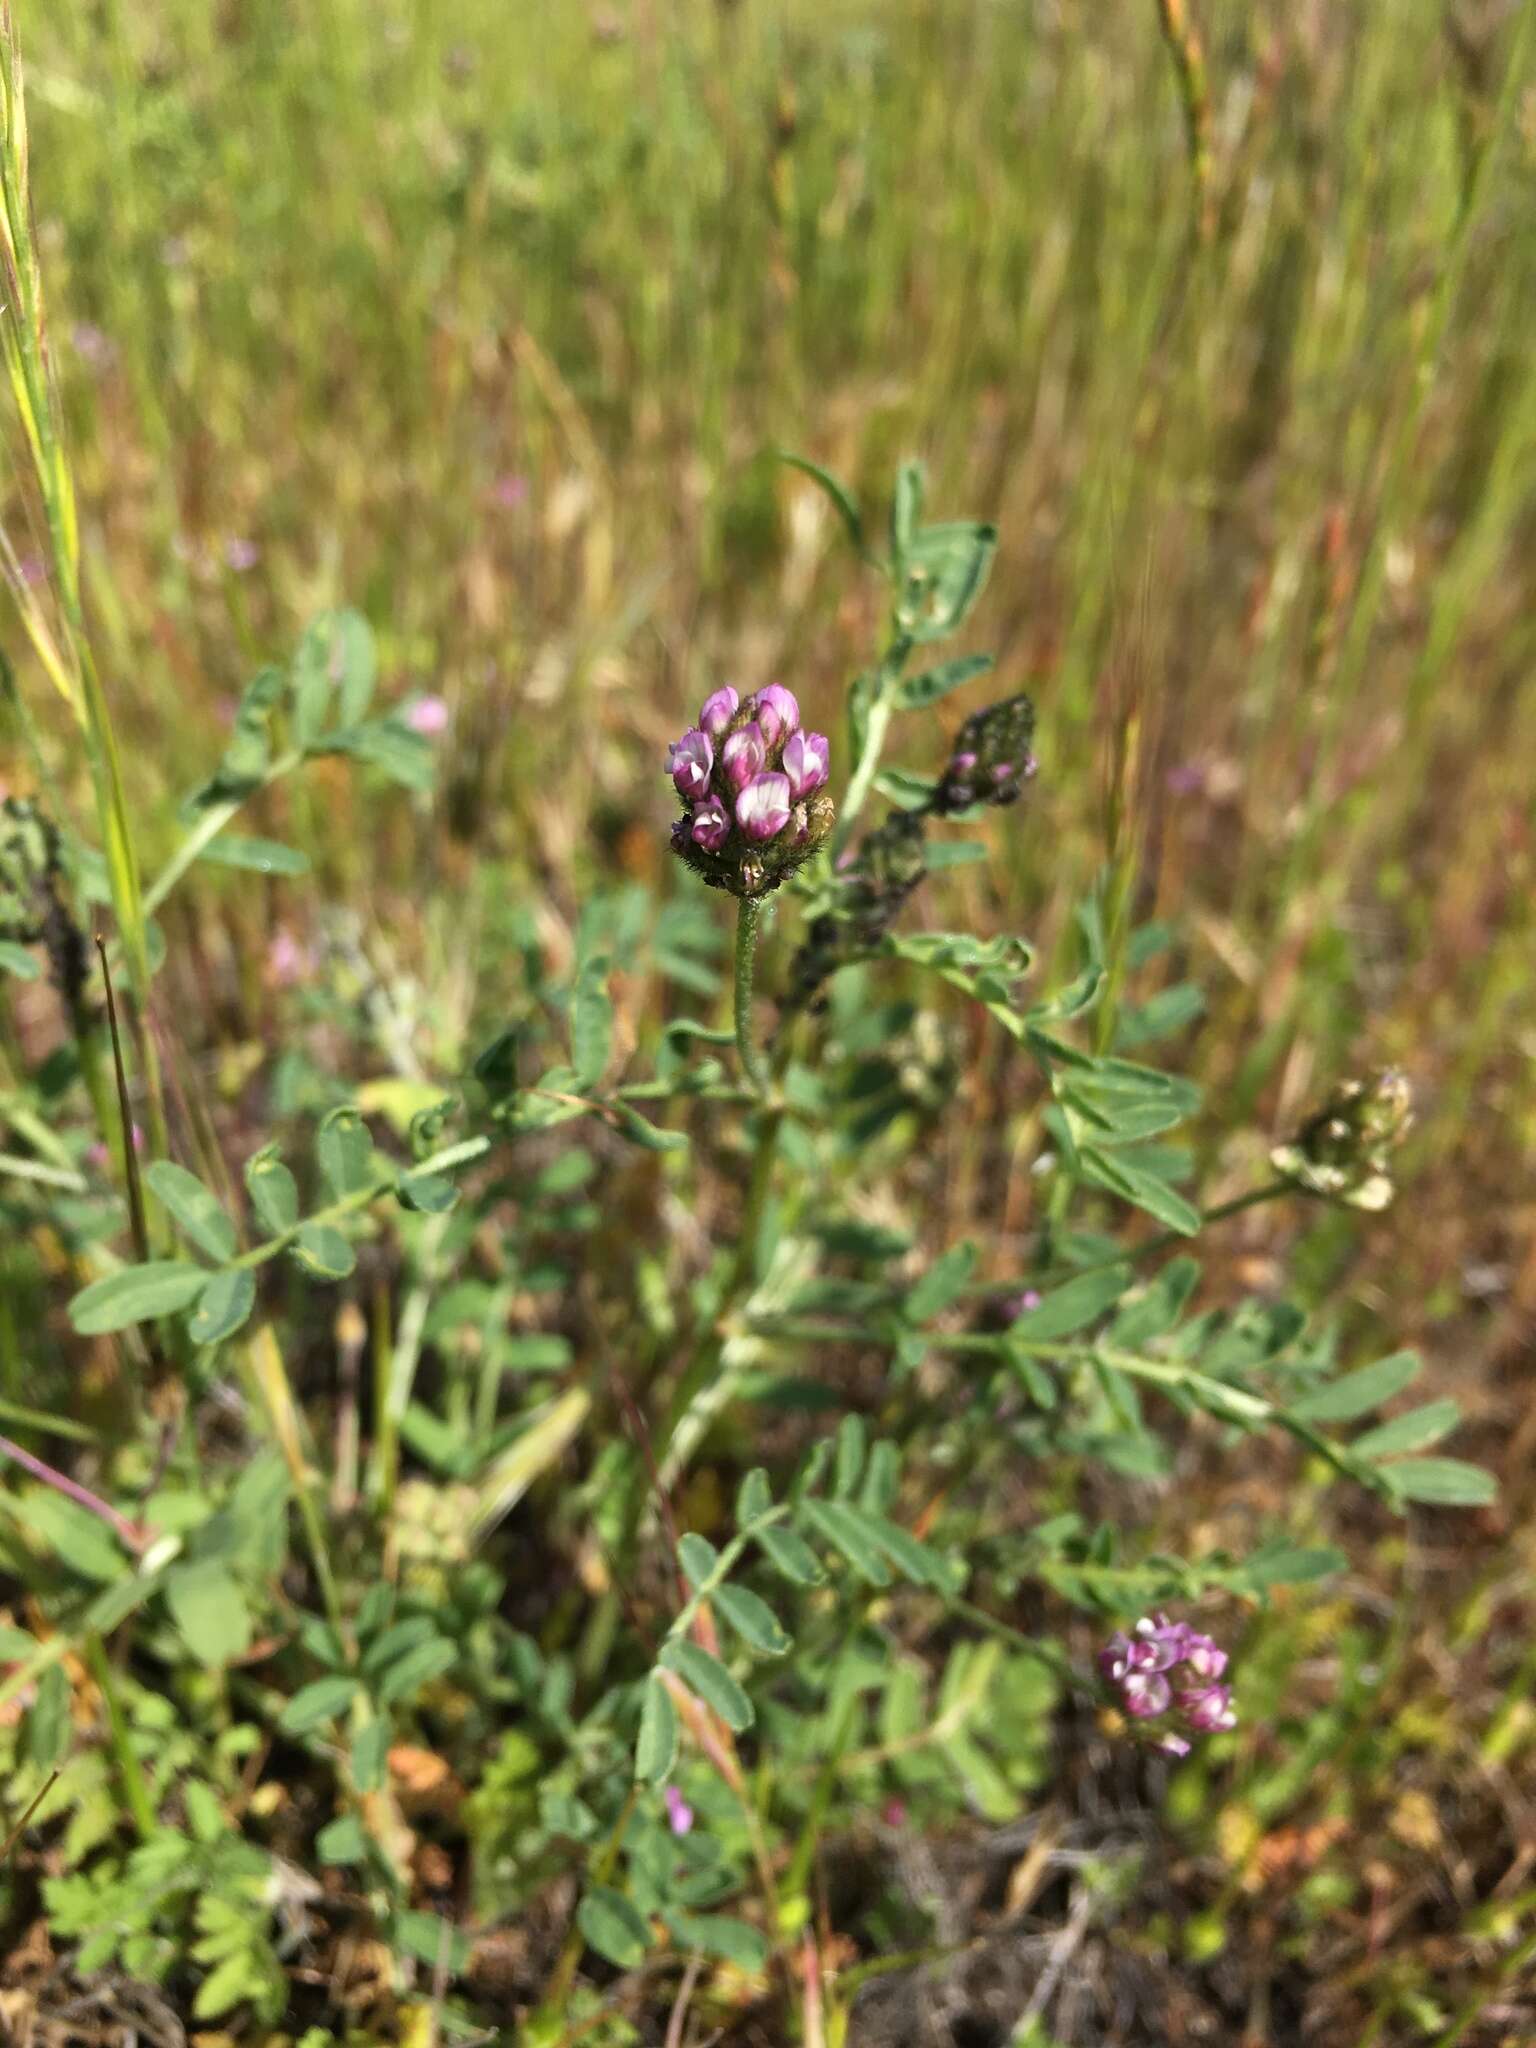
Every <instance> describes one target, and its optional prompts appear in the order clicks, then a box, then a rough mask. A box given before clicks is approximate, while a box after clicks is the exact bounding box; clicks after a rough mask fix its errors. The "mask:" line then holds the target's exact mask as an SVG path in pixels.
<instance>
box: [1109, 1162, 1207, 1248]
mask: <svg viewBox="0 0 1536 2048" xmlns="http://www.w3.org/2000/svg"><path fill="white" fill-rule="evenodd" d="M1081 1164H1082V1170H1083V1173H1084V1176H1085V1177H1086V1178H1087V1179H1088V1180H1091V1181H1096V1182H1097V1183H1098V1185H1099V1186H1100V1187H1103V1188H1108V1189H1109V1190H1110V1192H1111V1193H1112V1194H1116V1195H1121V1196H1123V1197H1124V1199H1125V1200H1126V1201H1127V1202H1134V1203H1135V1205H1136V1207H1137V1208H1138V1209H1144V1210H1145V1211H1146V1212H1147V1214H1148V1215H1149V1216H1155V1217H1156V1218H1157V1220H1158V1222H1159V1223H1164V1224H1166V1225H1167V1226H1168V1228H1169V1229H1170V1230H1176V1231H1178V1233H1179V1235H1180V1236H1181V1237H1197V1236H1198V1235H1199V1233H1200V1224H1201V1216H1200V1211H1199V1210H1198V1209H1197V1208H1196V1207H1195V1206H1194V1204H1193V1203H1192V1202H1187V1201H1186V1200H1185V1199H1184V1197H1183V1196H1182V1195H1181V1194H1180V1193H1179V1192H1178V1191H1177V1189H1175V1188H1171V1187H1170V1186H1169V1185H1168V1183H1167V1181H1165V1180H1163V1179H1161V1178H1160V1177H1159V1176H1158V1175H1156V1174H1153V1173H1148V1172H1146V1171H1145V1170H1144V1169H1143V1168H1141V1167H1137V1166H1132V1165H1131V1163H1130V1162H1129V1160H1125V1159H1113V1160H1111V1159H1106V1158H1105V1156H1104V1154H1103V1153H1102V1152H1100V1151H1098V1150H1097V1149H1094V1148H1091V1147H1089V1146H1087V1145H1085V1146H1083V1147H1082V1153H1081Z"/></svg>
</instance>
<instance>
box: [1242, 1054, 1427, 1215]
mask: <svg viewBox="0 0 1536 2048" xmlns="http://www.w3.org/2000/svg"><path fill="white" fill-rule="evenodd" d="M1412 1121H1413V1093H1412V1090H1411V1088H1410V1087H1409V1084H1408V1079H1407V1076H1406V1075H1404V1074H1401V1073H1398V1072H1397V1071H1396V1070H1395V1069H1392V1068H1389V1069H1388V1070H1387V1071H1386V1072H1384V1073H1380V1074H1377V1075H1375V1076H1374V1077H1373V1078H1372V1079H1371V1080H1369V1081H1346V1082H1344V1084H1343V1085H1342V1086H1341V1087H1340V1088H1339V1089H1338V1090H1337V1091H1336V1093H1335V1094H1334V1095H1333V1096H1332V1097H1331V1098H1330V1099H1329V1100H1328V1101H1327V1102H1325V1103H1324V1104H1323V1106H1322V1108H1321V1109H1319V1110H1317V1111H1316V1112H1315V1113H1314V1114H1313V1115H1312V1116H1310V1117H1309V1118H1308V1119H1307V1121H1306V1122H1305V1123H1304V1124H1303V1125H1302V1127H1301V1129H1300V1130H1299V1131H1298V1132H1297V1133H1296V1136H1295V1137H1294V1138H1293V1139H1292V1140H1291V1141H1290V1142H1289V1143H1288V1144H1285V1145H1277V1146H1276V1147H1275V1149H1274V1151H1273V1152H1271V1153H1270V1155H1269V1161H1270V1164H1271V1166H1273V1167H1274V1169H1275V1171H1276V1172H1277V1173H1278V1174H1280V1175H1281V1177H1282V1178H1283V1179H1285V1180H1288V1181H1291V1182H1292V1183H1293V1184H1294V1185H1295V1186H1296V1187H1299V1188H1302V1189H1304V1190H1305V1192H1306V1193H1308V1194H1310V1195H1318V1196H1321V1197H1322V1199H1323V1200H1325V1201H1333V1202H1343V1203H1345V1204H1346V1205H1347V1206H1348V1207H1349V1208H1351V1209H1367V1210H1378V1209H1385V1208H1386V1206H1387V1204H1388V1203H1389V1202H1390V1201H1391V1199H1392V1196H1393V1193H1394V1192H1395V1190H1394V1188H1393V1183H1392V1170H1391V1169H1392V1154H1393V1152H1394V1151H1396V1149H1397V1147H1398V1146H1399V1145H1400V1144H1401V1143H1402V1141H1403V1139H1404V1137H1405V1136H1406V1135H1407V1132H1408V1129H1409V1126H1410V1125H1411V1123H1412Z"/></svg>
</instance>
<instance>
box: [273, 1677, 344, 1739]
mask: <svg viewBox="0 0 1536 2048" xmlns="http://www.w3.org/2000/svg"><path fill="white" fill-rule="evenodd" d="M356 1691H357V1680H356V1679H355V1678H342V1677H340V1676H337V1677H334V1678H317V1679H316V1680H315V1681H314V1683H313V1684H312V1685H302V1686H300V1688H299V1690H298V1691H297V1692H296V1693H295V1694H294V1696H293V1698H292V1699H291V1700H290V1701H289V1702H288V1704H287V1706H285V1707H284V1708H283V1711H282V1713H281V1714H279V1715H278V1717H277V1725H278V1727H279V1728H281V1729H282V1731H283V1733H284V1734H285V1735H308V1734H311V1733H312V1732H313V1731H314V1730H315V1729H316V1728H319V1727H321V1726H323V1725H324V1723H325V1722H327V1721H334V1720H335V1718H336V1716H337V1715H338V1714H344V1713H345V1712H346V1710H347V1708H348V1707H350V1706H351V1704H352V1695H353V1694H354V1693H355V1692H356Z"/></svg>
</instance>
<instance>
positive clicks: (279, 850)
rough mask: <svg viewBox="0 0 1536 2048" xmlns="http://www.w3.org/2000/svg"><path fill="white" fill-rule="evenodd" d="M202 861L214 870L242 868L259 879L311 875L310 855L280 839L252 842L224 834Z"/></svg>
mask: <svg viewBox="0 0 1536 2048" xmlns="http://www.w3.org/2000/svg"><path fill="white" fill-rule="evenodd" d="M202 858H203V859H204V860H205V861H209V862H211V863H212V864H213V866H214V867H220V868H240V869H242V870H243V871H245V872H247V873H250V874H255V875H307V874H308V873H309V855H308V854H307V853H300V851H299V849H298V848H297V847H296V846H284V845H283V844H282V843H281V841H279V840H276V839H249V838H247V837H245V835H244V834H243V833H239V832H221V833H220V834H219V836H218V838H217V839H214V840H211V841H210V842H209V844H208V845H207V846H205V847H204V848H203V852H202Z"/></svg>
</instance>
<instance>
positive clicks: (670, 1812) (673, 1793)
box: [661, 1785, 693, 1835]
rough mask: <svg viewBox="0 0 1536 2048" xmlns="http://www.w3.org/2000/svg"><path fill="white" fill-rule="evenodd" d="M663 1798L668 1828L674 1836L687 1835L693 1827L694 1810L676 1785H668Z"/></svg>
mask: <svg viewBox="0 0 1536 2048" xmlns="http://www.w3.org/2000/svg"><path fill="white" fill-rule="evenodd" d="M661 1797H662V1803H663V1804H664V1805H665V1807H666V1809H667V1826H668V1827H669V1828H670V1829H671V1830H672V1832H673V1834H674V1835H686V1834H687V1833H688V1831H689V1829H690V1828H691V1827H692V1826H693V1808H692V1807H691V1806H690V1805H689V1804H688V1802H687V1800H686V1799H685V1798H684V1797H683V1795H682V1793H681V1792H679V1791H678V1789H677V1787H676V1786H675V1785H668V1786H667V1788H666V1790H665V1791H664V1792H663V1793H662V1795H661Z"/></svg>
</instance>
